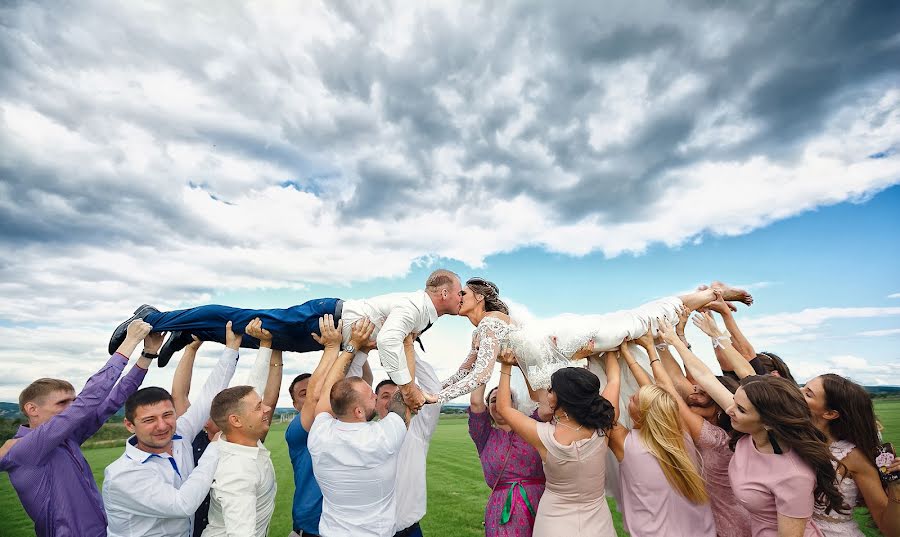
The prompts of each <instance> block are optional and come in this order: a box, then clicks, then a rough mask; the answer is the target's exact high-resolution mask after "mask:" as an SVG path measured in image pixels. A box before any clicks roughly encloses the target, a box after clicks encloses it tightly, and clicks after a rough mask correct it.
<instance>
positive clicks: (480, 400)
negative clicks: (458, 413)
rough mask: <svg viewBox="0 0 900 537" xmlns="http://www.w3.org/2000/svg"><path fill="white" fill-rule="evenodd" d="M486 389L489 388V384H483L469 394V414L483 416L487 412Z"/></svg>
mask: <svg viewBox="0 0 900 537" xmlns="http://www.w3.org/2000/svg"><path fill="white" fill-rule="evenodd" d="M485 388H487V384H482V385H481V386H479V387H477V388H475V389H474V390H472V393H470V394H469V412H473V413H475V414H481V413H482V412H484V411H485V410H487V405H486V404H485V403H484V392H485Z"/></svg>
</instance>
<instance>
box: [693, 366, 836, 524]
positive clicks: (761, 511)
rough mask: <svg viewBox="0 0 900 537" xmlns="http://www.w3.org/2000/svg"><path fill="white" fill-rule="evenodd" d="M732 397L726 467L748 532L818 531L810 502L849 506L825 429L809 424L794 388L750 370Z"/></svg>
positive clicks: (832, 508)
mask: <svg viewBox="0 0 900 537" xmlns="http://www.w3.org/2000/svg"><path fill="white" fill-rule="evenodd" d="M698 381H699V379H698ZM728 396H731V394H730V393H729V394H728ZM717 399H718V398H717ZM732 399H733V401H734V404H732V405H731V406H730V407H729V408H728V415H729V416H731V424H732V427H734V435H733V436H732V440H731V443H730V444H731V446H732V448H733V449H734V456H733V457H732V458H731V464H730V465H729V467H728V470H729V475H730V477H731V487H732V488H733V489H734V494H735V497H736V498H737V499H738V501H740V502H741V503H742V504H743V505H744V507H746V508H747V511H749V512H750V523H751V528H752V530H753V536H754V537H775V536H778V537H801V536H803V537H813V536H820V535H822V532H821V531H820V530H819V528H818V527H817V526H816V525H815V523H814V522H813V520H812V515H813V508H814V506H815V505H817V504H818V505H819V506H821V507H822V508H823V510H824V511H825V513H826V514H829V516H831V515H832V514H840V513H846V512H848V511H849V510H850V507H849V506H846V505H844V499H843V497H842V496H841V493H840V492H839V491H838V489H837V487H836V486H835V483H836V481H837V473H836V472H835V468H834V466H832V460H833V459H832V456H831V452H830V451H829V450H828V445H827V444H826V443H825V435H823V434H822V433H821V432H819V431H818V430H817V429H816V428H815V427H814V426H813V424H812V415H811V414H810V411H809V407H808V406H807V404H806V401H804V399H803V396H802V395H801V394H800V390H799V388H798V387H797V385H796V384H794V383H792V382H790V381H788V380H785V379H783V378H780V377H774V376H752V377H747V378H745V379H744V380H743V381H741V387H740V388H739V389H738V390H737V392H736V393H735V394H734V396H733V398H732Z"/></svg>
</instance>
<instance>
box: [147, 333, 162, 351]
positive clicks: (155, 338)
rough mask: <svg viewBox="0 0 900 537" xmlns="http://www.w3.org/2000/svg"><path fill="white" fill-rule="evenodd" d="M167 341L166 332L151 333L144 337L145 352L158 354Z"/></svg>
mask: <svg viewBox="0 0 900 537" xmlns="http://www.w3.org/2000/svg"><path fill="white" fill-rule="evenodd" d="M165 339H166V332H150V333H149V334H147V335H146V336H145V337H144V351H146V352H152V353H157V352H159V348H160V347H162V344H163V340H165Z"/></svg>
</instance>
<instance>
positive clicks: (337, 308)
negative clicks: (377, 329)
mask: <svg viewBox="0 0 900 537" xmlns="http://www.w3.org/2000/svg"><path fill="white" fill-rule="evenodd" d="M343 311H344V301H343V300H341V299H340V298H338V299H337V302H335V303H334V327H335V328H337V324H338V321H340V320H341V313H343ZM307 535H312V534H311V533H307Z"/></svg>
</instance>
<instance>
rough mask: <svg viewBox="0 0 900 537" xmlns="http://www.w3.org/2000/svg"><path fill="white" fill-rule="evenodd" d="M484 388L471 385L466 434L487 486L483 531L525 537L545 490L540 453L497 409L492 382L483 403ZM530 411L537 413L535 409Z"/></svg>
mask: <svg viewBox="0 0 900 537" xmlns="http://www.w3.org/2000/svg"><path fill="white" fill-rule="evenodd" d="M484 390H485V385H484V384H482V385H481V386H479V387H478V388H476V389H475V391H473V392H472V394H471V402H470V405H469V436H471V437H472V441H474V442H475V448H476V449H477V450H478V457H479V458H480V459H481V468H482V469H483V470H484V480H485V482H486V483H487V485H488V486H489V487H491V489H492V491H491V496H490V498H489V499H488V502H487V505H486V506H485V510H484V534H485V537H530V536H531V531H532V528H533V527H534V517H535V513H536V512H537V508H538V504H539V503H540V500H541V495H542V494H543V493H544V468H543V465H542V463H541V456H540V454H538V452H537V450H535V449H534V448H533V447H531V446H530V445H529V444H528V442H526V441H525V440H523V439H522V438H521V437H520V436H519V435H517V434H516V433H514V432H512V429H511V428H510V426H509V425H508V424H507V423H506V421H505V420H504V419H503V417H502V416H501V415H500V414H499V413H498V412H497V388H494V389H493V390H491V391H490V393H489V394H488V396H487V401H486V402H487V405H485V399H484ZM532 417H533V418H535V419H539V418H538V411H537V410H535V411H534V414H532ZM541 421H544V420H541Z"/></svg>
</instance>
